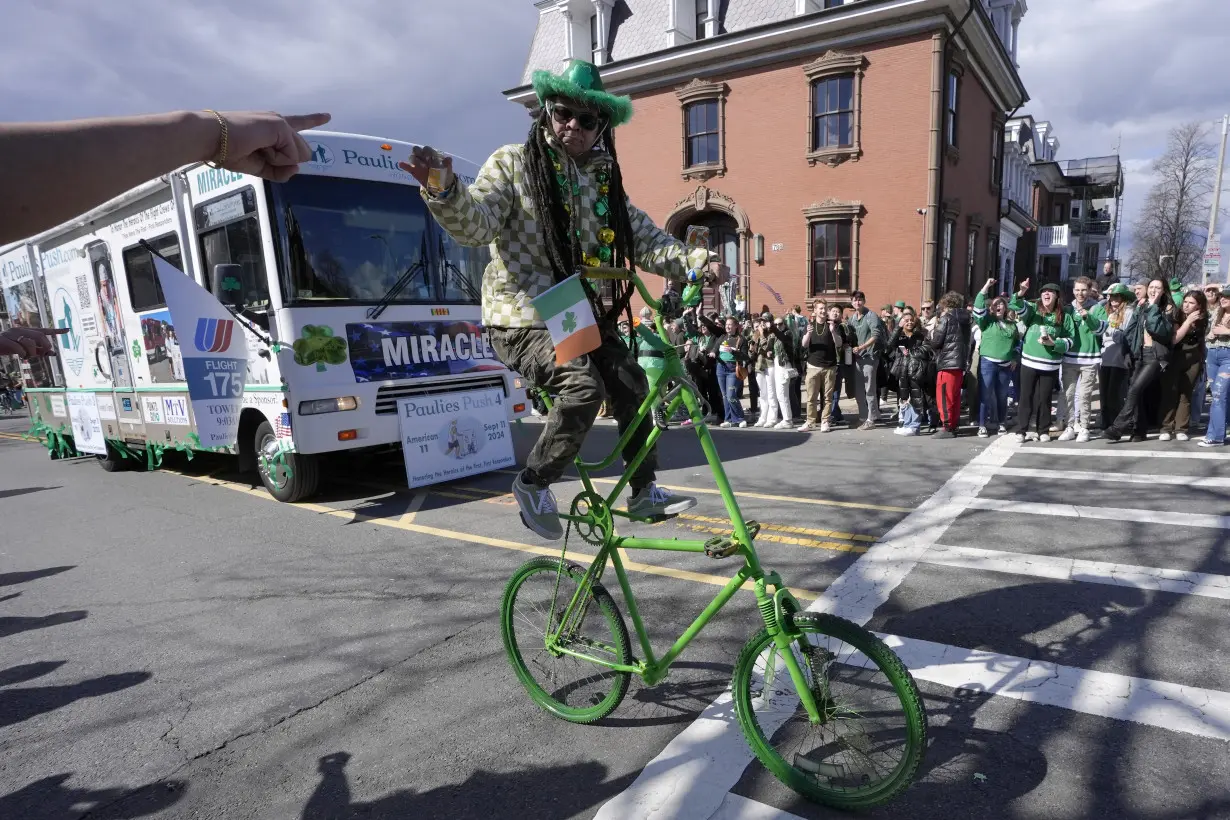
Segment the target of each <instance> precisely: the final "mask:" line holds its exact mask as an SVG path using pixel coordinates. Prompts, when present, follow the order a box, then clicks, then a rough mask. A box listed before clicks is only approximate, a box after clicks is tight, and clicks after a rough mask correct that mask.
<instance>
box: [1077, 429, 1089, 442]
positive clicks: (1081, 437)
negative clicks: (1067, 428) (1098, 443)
mask: <svg viewBox="0 0 1230 820" xmlns="http://www.w3.org/2000/svg"><path fill="white" fill-rule="evenodd" d="M1076 440H1077V441H1078V442H1080V443H1081V444H1084V443H1085V442H1086V441H1088V440H1089V431H1088V430H1081V431H1080V432H1079V433H1077V434H1076Z"/></svg>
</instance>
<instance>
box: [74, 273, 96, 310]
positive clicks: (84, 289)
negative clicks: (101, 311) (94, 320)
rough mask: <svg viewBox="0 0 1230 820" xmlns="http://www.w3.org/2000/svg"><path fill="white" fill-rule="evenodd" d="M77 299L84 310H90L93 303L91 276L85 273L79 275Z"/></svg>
mask: <svg viewBox="0 0 1230 820" xmlns="http://www.w3.org/2000/svg"><path fill="white" fill-rule="evenodd" d="M77 301H78V302H79V303H80V304H81V309H82V310H89V309H90V307H91V306H92V305H93V300H91V299H90V278H89V277H88V276H86V275H84V274H82V275H81V276H78V277H77Z"/></svg>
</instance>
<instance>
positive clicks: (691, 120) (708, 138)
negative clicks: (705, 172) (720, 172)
mask: <svg viewBox="0 0 1230 820" xmlns="http://www.w3.org/2000/svg"><path fill="white" fill-rule="evenodd" d="M686 110H687V114H686V116H685V121H686V123H687V124H686V128H687V139H688V155H687V159H686V163H687V167H689V168H695V167H696V166H697V165H714V164H716V163H717V161H718V138H719V137H720V134H718V104H717V100H705V101H704V102H694V103H692V104H691V105H689V106H688V107H687V109H686Z"/></svg>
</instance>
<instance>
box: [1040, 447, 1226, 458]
mask: <svg viewBox="0 0 1230 820" xmlns="http://www.w3.org/2000/svg"><path fill="white" fill-rule="evenodd" d="M1222 449H1225V448H1222ZM1051 453H1063V454H1064V455H1074V456H1080V457H1082V458H1181V459H1183V460H1185V461H1230V453H1210V452H1208V451H1207V450H1188V449H1186V448H1184V449H1174V450H1128V449H1118V448H1115V449H1105V450H1104V449H1102V448H1100V447H1099V448H1096V449H1095V448H1093V447H1057V446H1050V445H1046V444H1043V445H1040V446H1038V447H1030V448H1028V449H1022V450H1021V451H1020V453H1019V455H1023V456H1041V455H1050V454H1051Z"/></svg>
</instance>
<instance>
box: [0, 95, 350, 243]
mask: <svg viewBox="0 0 1230 820" xmlns="http://www.w3.org/2000/svg"><path fill="white" fill-rule="evenodd" d="M222 117H223V119H224V120H225V121H226V123H227V127H226V137H227V138H226V155H225V157H223V156H222V143H223V140H222V133H223V129H222V125H221V123H219V121H218V118H217V117H216V116H215V115H214V114H212V113H209V112H205V111H176V112H171V113H167V114H147V115H142V116H136V117H103V118H98V119H88V120H71V121H68V122H49V123H6V124H0V191H4V196H3V197H0V244H3V243H5V242H10V241H13V240H16V239H21V238H22V237H26V236H30V235H32V234H36V233H38V232H39V231H43V230H46V229H47V228H50V227H53V226H55V225H57V224H59V223H60V222H63V221H65V220H67V219H71V218H72V217H74V216H77V215H79V214H83V213H85V212H86V211H88V210H90V209H91V208H94V207H96V206H98V205H101V204H102V203H104V202H106V201H107V200H109V199H111V198H113V197H116V196H119V195H120V194H122V193H123V192H124V191H127V190H129V189H130V188H133V187H136V186H137V185H140V184H141V183H142V182H146V181H148V180H151V179H154V178H155V177H158V176H160V175H162V174H166V173H169V172H171V171H174V170H175V169H176V168H179V167H181V166H183V165H189V164H191V163H194V162H206V161H210V160H215V161H218V162H219V164H220V165H222V167H224V168H228V169H230V170H232V171H237V172H239V173H244V174H255V175H257V176H262V177H265V178H266V179H272V180H275V181H278V182H283V181H285V180H287V179H290V177H291V176H293V175H294V174H295V173H296V172H297V171H298V170H299V163H301V162H306V161H307V160H308V159H310V158H311V151H310V150H309V149H308V146H307V143H306V142H305V141H304V140H303V137H301V136H299V133H298V132H299V131H302V130H304V129H306V128H315V127H317V126H320V125H324V124H325V123H327V122H328V121H329V115H328V114H308V115H305V116H288V117H282V116H280V115H278V114H274V113H271V112H257V111H229V112H222Z"/></svg>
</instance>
